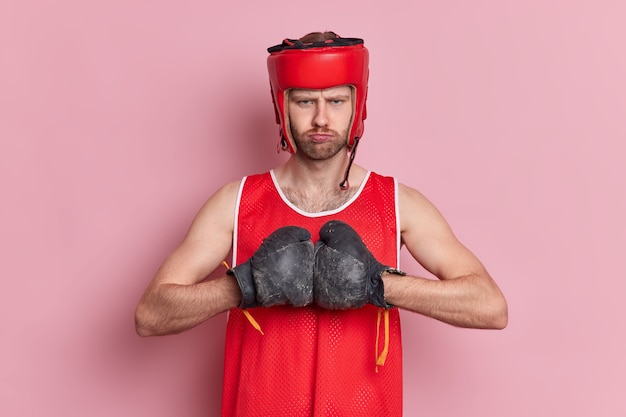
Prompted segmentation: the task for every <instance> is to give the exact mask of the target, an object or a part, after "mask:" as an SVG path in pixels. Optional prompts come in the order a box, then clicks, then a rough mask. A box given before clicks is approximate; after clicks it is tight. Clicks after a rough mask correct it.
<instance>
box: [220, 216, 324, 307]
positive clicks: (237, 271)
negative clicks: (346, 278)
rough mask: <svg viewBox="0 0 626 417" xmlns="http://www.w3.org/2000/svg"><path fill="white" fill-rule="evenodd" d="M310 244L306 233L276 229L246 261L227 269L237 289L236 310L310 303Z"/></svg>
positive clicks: (300, 305)
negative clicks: (239, 298)
mask: <svg viewBox="0 0 626 417" xmlns="http://www.w3.org/2000/svg"><path fill="white" fill-rule="evenodd" d="M313 263H314V245H313V242H312V241H311V234H310V233H309V231H308V230H306V229H303V228H301V227H297V226H285V227H281V228H280V229H276V230H275V231H274V232H273V233H272V234H270V235H269V236H268V237H267V238H265V239H264V240H263V243H261V246H259V248H258V249H257V250H256V252H255V253H254V255H252V256H251V257H250V259H248V260H247V261H246V262H244V263H242V264H240V265H237V266H236V267H234V268H230V269H229V270H228V271H227V273H228V274H230V275H234V276H235V278H236V279H237V283H238V284H239V288H240V289H241V296H242V297H241V304H240V305H239V307H240V308H251V307H259V306H261V307H271V306H274V305H286V304H289V305H292V306H295V307H302V306H305V305H308V304H311V303H312V302H313Z"/></svg>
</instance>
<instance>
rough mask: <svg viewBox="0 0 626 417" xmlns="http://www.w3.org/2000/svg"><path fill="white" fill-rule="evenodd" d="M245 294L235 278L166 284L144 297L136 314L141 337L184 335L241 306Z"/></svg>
mask: <svg viewBox="0 0 626 417" xmlns="http://www.w3.org/2000/svg"><path fill="white" fill-rule="evenodd" d="M240 301H241V291H240V290H239V286H238V285H237V281H236V280H235V279H234V278H233V277H232V276H224V277H221V278H216V279H214V280H211V281H206V282H200V283H197V284H192V285H180V284H169V283H163V284H159V285H156V286H155V287H154V288H153V289H151V290H149V291H148V292H146V294H144V296H143V297H142V299H141V301H140V302H139V305H138V306H137V310H136V312H135V327H136V330H137V333H138V334H139V335H140V336H155V335H165V334H173V333H180V332H182V331H184V330H187V329H190V328H192V327H194V326H197V325H198V324H200V323H202V322H203V321H205V320H207V319H209V318H211V317H213V316H215V315H217V314H220V313H222V312H224V311H227V310H229V309H231V308H233V307H237V306H238V305H239V303H240Z"/></svg>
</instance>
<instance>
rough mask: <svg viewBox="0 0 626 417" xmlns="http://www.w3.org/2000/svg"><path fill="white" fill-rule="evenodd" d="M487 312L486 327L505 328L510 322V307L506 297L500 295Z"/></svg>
mask: <svg viewBox="0 0 626 417" xmlns="http://www.w3.org/2000/svg"><path fill="white" fill-rule="evenodd" d="M489 310H490V311H489V312H488V314H487V320H486V323H485V324H486V328H488V329H493V330H503V329H505V328H506V326H507V325H508V324H509V308H508V305H507V303H506V300H505V299H504V297H500V298H499V299H498V300H497V301H494V302H493V303H492V304H491V308H490V309H489Z"/></svg>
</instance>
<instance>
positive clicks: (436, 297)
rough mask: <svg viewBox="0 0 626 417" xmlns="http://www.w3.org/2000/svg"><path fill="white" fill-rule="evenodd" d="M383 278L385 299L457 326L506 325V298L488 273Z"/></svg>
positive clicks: (398, 305)
mask: <svg viewBox="0 0 626 417" xmlns="http://www.w3.org/2000/svg"><path fill="white" fill-rule="evenodd" d="M383 282H384V287H385V299H386V300H387V302H389V303H391V304H393V305H395V306H397V307H399V308H402V309H406V310H410V311H413V312H416V313H419V314H423V315H425V316H428V317H432V318H434V319H437V320H440V321H442V322H445V323H448V324H451V325H453V326H458V327H468V328H484V329H502V328H504V327H506V324H507V320H508V313H507V305H506V301H505V299H504V297H503V296H502V294H501V292H500V290H499V289H498V288H497V286H496V285H495V284H494V283H493V281H491V279H490V278H488V277H480V276H474V275H469V276H463V277H459V278H455V279H448V280H430V279H425V278H419V277H413V276H399V275H384V276H383Z"/></svg>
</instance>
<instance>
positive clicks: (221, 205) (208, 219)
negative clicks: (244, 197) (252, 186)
mask: <svg viewBox="0 0 626 417" xmlns="http://www.w3.org/2000/svg"><path fill="white" fill-rule="evenodd" d="M244 180H245V179H241V180H237V181H232V182H229V183H227V184H224V185H223V186H221V187H220V188H219V189H218V190H217V191H215V193H213V194H212V195H211V196H210V197H209V198H208V199H207V200H206V201H205V203H204V204H203V205H202V207H201V208H200V210H199V211H198V213H197V214H196V217H195V219H194V221H193V223H192V225H191V229H190V231H189V232H190V234H191V235H202V234H206V233H216V232H217V231H219V232H221V233H231V232H232V230H233V228H234V213H235V209H236V205H237V196H238V194H239V189H240V187H241V184H242V183H243V181H244Z"/></svg>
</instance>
